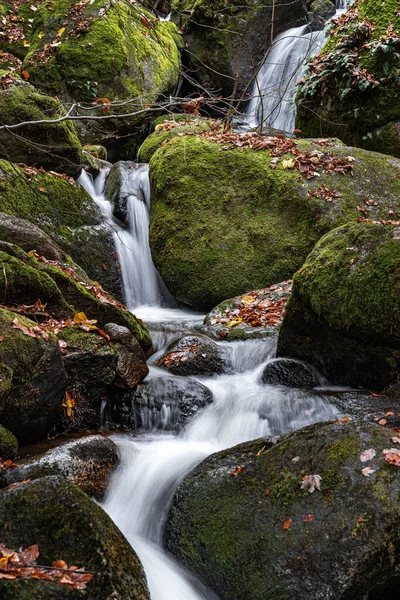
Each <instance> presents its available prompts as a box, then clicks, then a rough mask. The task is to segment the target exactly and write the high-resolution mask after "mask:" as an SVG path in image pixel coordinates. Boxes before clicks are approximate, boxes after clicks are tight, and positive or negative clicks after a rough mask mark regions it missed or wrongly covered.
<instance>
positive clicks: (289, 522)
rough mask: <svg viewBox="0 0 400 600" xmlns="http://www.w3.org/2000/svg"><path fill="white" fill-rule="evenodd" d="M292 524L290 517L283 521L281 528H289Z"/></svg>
mask: <svg viewBox="0 0 400 600" xmlns="http://www.w3.org/2000/svg"><path fill="white" fill-rule="evenodd" d="M291 526H292V519H288V520H287V521H285V522H284V524H283V529H289V527H291Z"/></svg>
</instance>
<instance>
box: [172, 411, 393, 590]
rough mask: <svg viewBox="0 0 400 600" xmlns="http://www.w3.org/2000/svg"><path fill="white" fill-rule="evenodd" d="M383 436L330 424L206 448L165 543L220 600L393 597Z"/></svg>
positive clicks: (389, 469)
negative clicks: (224, 447)
mask: <svg viewBox="0 0 400 600" xmlns="http://www.w3.org/2000/svg"><path fill="white" fill-rule="evenodd" d="M392 436H393V432H391V431H390V430H385V429H384V428H382V427H380V426H378V425H373V424H369V423H355V422H348V423H347V424H346V423H345V422H344V421H343V422H340V421H339V422H334V423H322V424H321V423H320V424H316V425H311V426H309V427H307V428H305V429H302V430H299V431H297V432H295V433H292V434H290V435H288V436H285V437H283V438H282V439H281V441H280V443H278V444H277V445H275V446H273V447H270V446H271V444H270V441H269V440H268V439H265V438H264V439H263V438H262V439H259V440H256V441H253V442H248V443H245V444H241V445H239V446H236V447H235V448H230V449H228V450H225V451H223V452H218V453H217V454H213V455H212V456H210V457H209V458H207V459H206V460H204V461H203V462H202V463H200V465H199V466H198V467H196V468H195V469H194V471H192V473H190V474H189V475H188V476H187V477H186V478H185V479H184V481H183V483H181V485H180V486H179V487H178V489H177V491H176V492H175V495H174V498H173V501H172V506H171V508H170V511H169V514H168V519H167V525H166V533H165V540H166V544H167V548H168V549H169V550H170V551H171V552H172V553H173V555H174V556H175V557H176V558H178V559H179V560H180V561H181V562H182V563H183V565H184V566H185V567H186V568H188V569H190V570H191V571H192V572H194V573H195V574H197V575H198V576H200V577H201V578H202V579H203V580H204V581H205V583H207V584H208V585H209V586H210V587H211V588H212V589H213V590H214V591H215V592H216V593H217V594H218V596H219V598H221V600H265V598H276V599H278V600H289V599H296V600H306V599H309V598H310V597H312V598H318V599H325V598H329V599H330V600H341V599H343V598H371V599H372V598H374V599H378V598H395V597H396V595H397V593H398V589H399V584H400V582H399V573H398V572H397V570H395V569H394V568H393V565H395V564H397V562H398V561H399V559H400V556H399V548H400V545H399V541H400V530H399V527H398V519H399V510H400V503H399V491H400V471H399V469H398V467H397V466H395V465H394V464H389V463H388V462H387V460H385V454H384V453H383V451H384V450H385V449H390V448H391V447H392V446H393V442H392V440H391V438H392ZM366 450H367V451H368V452H367V453H366V454H365V455H364V454H362V453H364V452H365V451H366ZM387 456H389V457H390V456H393V455H390V454H389V455H386V457H387ZM395 456H397V457H398V456H399V455H397V454H395ZM397 464H398V463H397ZM235 475H236V476H235ZM310 492H313V493H310Z"/></svg>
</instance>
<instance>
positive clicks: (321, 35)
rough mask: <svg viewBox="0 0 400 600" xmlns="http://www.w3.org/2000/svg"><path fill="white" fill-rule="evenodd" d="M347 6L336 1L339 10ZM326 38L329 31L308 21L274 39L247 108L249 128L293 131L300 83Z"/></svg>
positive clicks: (246, 118) (343, 1)
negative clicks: (309, 62)
mask: <svg viewBox="0 0 400 600" xmlns="http://www.w3.org/2000/svg"><path fill="white" fill-rule="evenodd" d="M345 7H346V0H336V9H337V10H339V11H340V10H343V9H344V8H345ZM326 38H327V33H326V31H325V30H320V31H312V30H311V27H310V25H309V24H308V25H303V26H301V27H293V28H292V29H288V30H287V31H284V32H283V33H281V34H279V35H278V36H277V37H276V38H275V39H274V40H273V42H272V45H271V48H270V50H269V53H268V55H267V58H266V60H265V62H264V64H263V65H262V67H261V69H260V71H259V73H258V75H257V78H256V81H255V83H254V86H253V90H252V97H251V99H250V101H249V103H248V105H247V108H246V114H245V117H244V119H245V122H246V123H247V126H248V127H251V128H256V127H260V126H262V127H271V128H273V129H280V130H282V131H286V132H289V133H292V132H293V130H294V127H295V119H296V105H295V98H296V93H297V83H298V81H299V80H300V79H301V78H302V77H303V75H304V73H305V71H306V68H307V61H308V60H309V59H310V58H312V57H313V56H315V55H316V54H319V52H320V51H321V49H322V47H323V45H324V43H325V41H326Z"/></svg>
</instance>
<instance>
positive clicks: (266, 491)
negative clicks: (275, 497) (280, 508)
mask: <svg viewBox="0 0 400 600" xmlns="http://www.w3.org/2000/svg"><path fill="white" fill-rule="evenodd" d="M270 491H271V490H270V489H269V488H267V489H266V490H265V495H266V496H268V495H269V493H270Z"/></svg>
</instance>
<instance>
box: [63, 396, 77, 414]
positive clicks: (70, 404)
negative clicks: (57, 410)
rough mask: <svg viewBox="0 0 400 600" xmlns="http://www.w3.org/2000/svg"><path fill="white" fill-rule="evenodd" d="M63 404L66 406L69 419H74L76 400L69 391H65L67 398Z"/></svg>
mask: <svg viewBox="0 0 400 600" xmlns="http://www.w3.org/2000/svg"><path fill="white" fill-rule="evenodd" d="M62 406H63V407H64V408H65V412H66V415H67V417H68V418H69V419H72V417H73V415H74V413H73V410H72V409H73V408H74V406H75V400H74V399H73V397H72V396H71V394H70V393H69V392H65V400H64V402H63V403H62Z"/></svg>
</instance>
